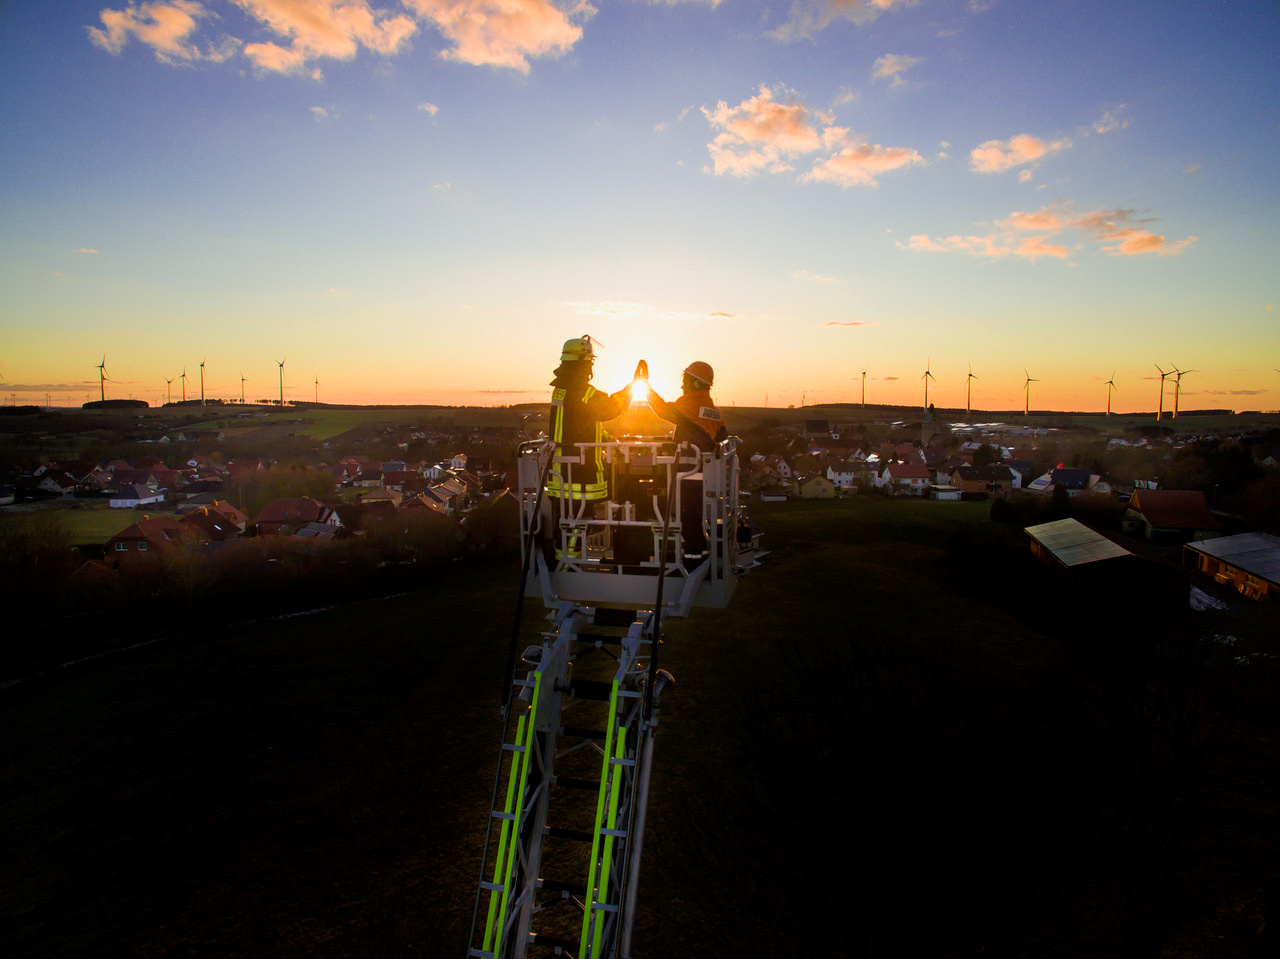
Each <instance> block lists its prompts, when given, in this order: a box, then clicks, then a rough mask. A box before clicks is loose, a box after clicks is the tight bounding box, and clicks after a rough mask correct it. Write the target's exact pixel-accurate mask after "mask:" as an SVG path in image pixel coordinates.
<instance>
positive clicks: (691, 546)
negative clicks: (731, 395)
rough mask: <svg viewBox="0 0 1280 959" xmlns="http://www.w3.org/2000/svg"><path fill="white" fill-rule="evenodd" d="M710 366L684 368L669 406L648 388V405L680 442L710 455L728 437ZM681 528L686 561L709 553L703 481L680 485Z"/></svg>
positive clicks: (696, 364)
mask: <svg viewBox="0 0 1280 959" xmlns="http://www.w3.org/2000/svg"><path fill="white" fill-rule="evenodd" d="M715 376H716V374H715V371H714V370H712V369H711V364H709V363H704V362H702V361H701V360H697V361H695V362H693V363H690V364H689V365H688V366H686V367H685V368H684V377H683V379H682V380H681V391H680V398H679V399H678V400H676V401H675V402H674V403H668V402H667V401H666V400H664V399H663V398H662V397H661V396H659V395H658V394H657V393H655V392H654V391H653V388H652V387H650V388H649V405H650V406H651V407H653V411H654V412H655V413H657V414H658V415H659V416H660V417H662V418H663V419H664V420H666V421H667V422H668V423H673V424H674V425H675V436H674V439H675V441H676V442H677V443H689V444H691V445H693V446H696V447H697V448H698V449H699V450H700V451H702V452H703V453H709V452H711V450H712V449H713V448H714V447H715V445H716V444H717V443H719V442H720V441H721V440H723V439H724V438H725V437H727V436H728V435H729V430H728V428H727V427H726V426H725V425H724V417H723V416H721V415H720V410H719V409H717V408H716V404H715V402H714V401H713V400H712V399H711V384H712V383H713V382H715ZM680 527H681V536H682V538H683V540H684V553H685V558H686V559H698V558H700V557H702V556H703V555H704V554H705V553H706V550H707V534H706V530H705V528H704V525H703V517H702V480H701V479H700V478H699V479H695V478H690V479H687V480H685V481H684V482H683V483H681V490H680Z"/></svg>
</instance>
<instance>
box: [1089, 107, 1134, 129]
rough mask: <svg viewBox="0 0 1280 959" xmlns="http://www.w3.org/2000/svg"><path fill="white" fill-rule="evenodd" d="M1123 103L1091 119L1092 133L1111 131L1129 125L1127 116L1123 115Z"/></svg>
mask: <svg viewBox="0 0 1280 959" xmlns="http://www.w3.org/2000/svg"><path fill="white" fill-rule="evenodd" d="M1124 110H1125V107H1124V105H1123V104H1122V105H1120V106H1118V107H1116V108H1115V109H1113V110H1107V111H1105V112H1104V113H1103V114H1102V116H1100V117H1099V118H1098V119H1096V120H1094V121H1093V132H1094V133H1113V132H1115V131H1116V130H1123V129H1124V128H1125V127H1127V126H1128V125H1129V118H1128V117H1126V116H1124V115H1123V114H1124Z"/></svg>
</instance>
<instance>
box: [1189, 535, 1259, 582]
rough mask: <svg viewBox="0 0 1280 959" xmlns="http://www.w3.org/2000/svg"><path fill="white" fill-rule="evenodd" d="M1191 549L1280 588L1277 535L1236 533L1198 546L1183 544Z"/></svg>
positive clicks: (1197, 544) (1207, 540)
mask: <svg viewBox="0 0 1280 959" xmlns="http://www.w3.org/2000/svg"><path fill="white" fill-rule="evenodd" d="M1186 548H1187V549H1193V550H1196V551H1197V552H1200V553H1204V554H1205V555H1206V556H1212V557H1213V558H1214V559H1217V560H1221V561H1222V562H1224V563H1230V564H1231V565H1232V566H1235V567H1237V568H1239V569H1242V570H1244V571H1245V572H1246V573H1252V574H1253V575H1254V576H1257V577H1259V578H1260V579H1265V580H1267V581H1268V582H1271V583H1275V584H1276V585H1278V586H1280V536H1273V535H1271V534H1270V533H1237V534H1236V535H1235V536H1219V537H1218V538H1217V539H1206V540H1204V541H1202V542H1199V543H1187V546H1186Z"/></svg>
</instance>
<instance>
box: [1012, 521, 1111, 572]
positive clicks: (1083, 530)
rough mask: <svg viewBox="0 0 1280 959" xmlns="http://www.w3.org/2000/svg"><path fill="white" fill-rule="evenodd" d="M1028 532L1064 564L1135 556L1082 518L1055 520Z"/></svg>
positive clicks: (1033, 527)
mask: <svg viewBox="0 0 1280 959" xmlns="http://www.w3.org/2000/svg"><path fill="white" fill-rule="evenodd" d="M1026 532H1027V535H1028V536H1030V537H1031V538H1032V539H1034V540H1035V541H1036V542H1037V543H1039V544H1040V545H1041V546H1043V547H1044V548H1045V549H1047V550H1048V551H1049V552H1050V553H1051V554H1052V555H1053V557H1054V559H1056V560H1057V561H1058V562H1059V563H1061V564H1062V565H1063V566H1082V565H1084V564H1085V563H1096V562H1098V561H1099V560H1103V559H1115V558H1117V557H1119V556H1131V555H1133V554H1132V553H1130V552H1129V551H1128V550H1127V549H1125V548H1124V547H1123V546H1120V545H1119V544H1118V543H1113V542H1112V541H1111V540H1109V539H1107V538H1106V537H1105V536H1103V535H1102V534H1101V533H1097V532H1094V531H1093V530H1091V529H1090V528H1089V527H1087V526H1085V525H1084V524H1083V523H1081V522H1080V521H1079V520H1074V519H1059V520H1054V521H1053V522H1052V523H1041V524H1040V525H1039V526H1028V527H1027V530H1026Z"/></svg>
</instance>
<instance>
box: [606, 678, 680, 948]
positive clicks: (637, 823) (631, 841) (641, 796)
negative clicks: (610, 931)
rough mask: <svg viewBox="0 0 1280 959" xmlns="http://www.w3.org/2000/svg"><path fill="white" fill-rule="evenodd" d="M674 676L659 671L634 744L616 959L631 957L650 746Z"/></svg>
mask: <svg viewBox="0 0 1280 959" xmlns="http://www.w3.org/2000/svg"><path fill="white" fill-rule="evenodd" d="M674 683H675V679H674V678H673V677H672V675H671V674H670V673H669V672H667V671H666V670H665V669H663V670H659V671H658V679H657V685H656V687H655V688H654V691H653V709H652V711H651V713H650V716H649V719H648V720H644V721H642V725H641V727H640V730H639V737H638V742H637V745H636V766H637V768H636V770H635V775H634V787H633V792H632V795H633V797H634V801H633V803H632V807H631V815H630V817H629V821H628V824H627V836H628V840H627V849H626V857H625V860H624V862H623V865H622V869H623V873H624V874H625V877H626V878H625V879H624V884H625V885H624V888H625V892H624V894H623V900H622V909H621V911H620V913H619V923H618V927H617V933H618V939H617V948H616V949H615V951H614V956H615V959H631V936H632V933H633V931H634V929H635V918H636V903H637V899H638V897H639V892H640V859H641V856H642V854H643V852H644V830H645V820H646V818H647V814H648V809H649V783H650V781H651V778H652V775H653V748H654V743H655V742H656V739H657V732H658V714H659V712H660V701H661V698H662V692H663V690H664V689H665V688H666V687H667V686H670V685H674Z"/></svg>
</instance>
